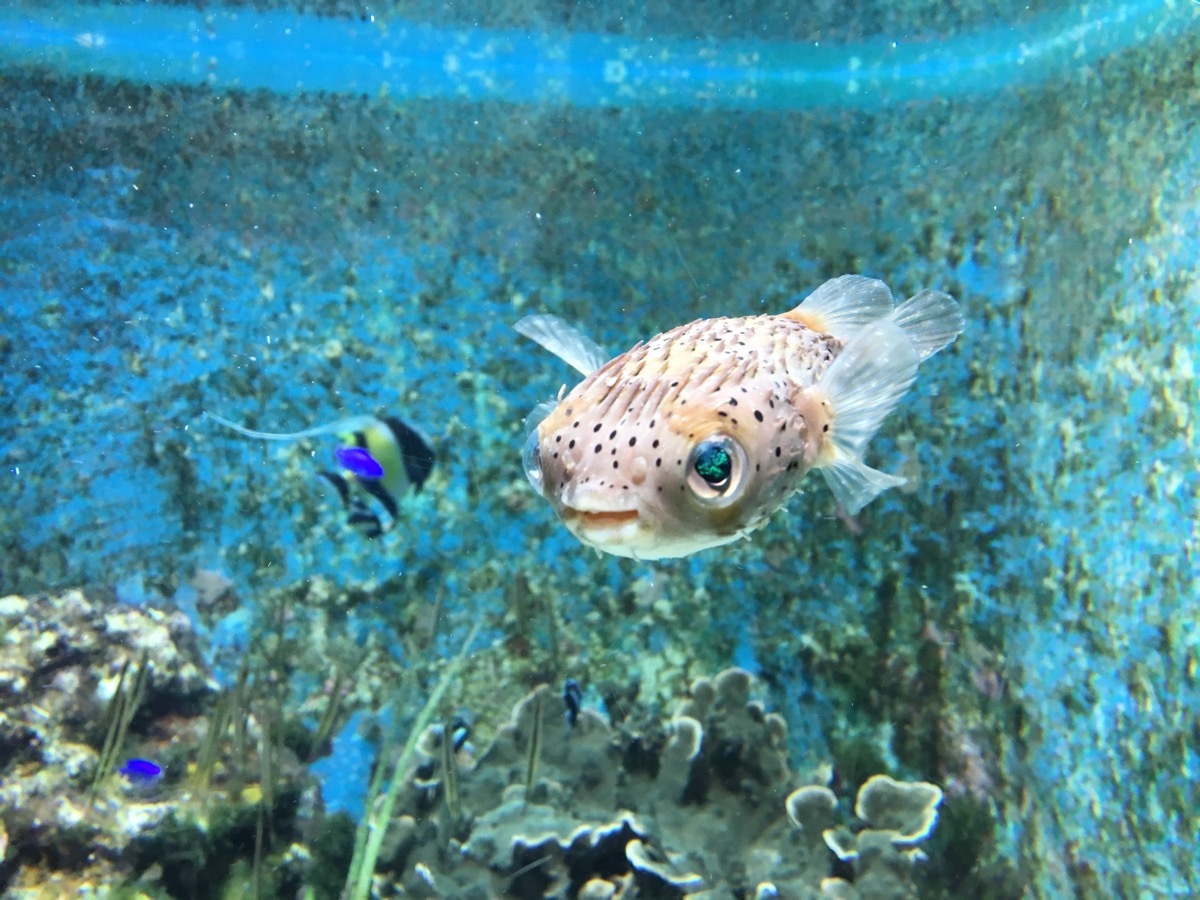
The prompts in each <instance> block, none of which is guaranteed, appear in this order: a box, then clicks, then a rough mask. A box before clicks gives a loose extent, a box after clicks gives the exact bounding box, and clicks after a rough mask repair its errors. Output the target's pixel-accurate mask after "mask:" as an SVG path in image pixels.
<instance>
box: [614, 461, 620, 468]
mask: <svg viewBox="0 0 1200 900" xmlns="http://www.w3.org/2000/svg"><path fill="white" fill-rule="evenodd" d="M619 465H620V463H618V462H617V461H616V460H615V459H614V460H613V468H614V469H615V468H617V466H619Z"/></svg>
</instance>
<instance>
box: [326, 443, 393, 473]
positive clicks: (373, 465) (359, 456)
mask: <svg viewBox="0 0 1200 900" xmlns="http://www.w3.org/2000/svg"><path fill="white" fill-rule="evenodd" d="M335 453H336V454H337V458H338V462H339V463H341V464H342V468H343V469H345V470H346V471H347V472H350V473H351V474H352V475H355V476H357V477H358V478H366V479H368V480H372V481H377V480H379V479H380V478H382V477H383V466H381V465H380V464H379V463H378V462H377V461H376V460H375V457H373V456H372V455H371V453H370V451H369V450H367V449H366V448H365V447H338V448H337V450H336V451H335Z"/></svg>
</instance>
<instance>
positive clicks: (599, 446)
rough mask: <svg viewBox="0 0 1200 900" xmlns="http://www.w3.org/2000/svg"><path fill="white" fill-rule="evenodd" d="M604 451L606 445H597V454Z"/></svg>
mask: <svg viewBox="0 0 1200 900" xmlns="http://www.w3.org/2000/svg"><path fill="white" fill-rule="evenodd" d="M603 449H604V445H603V444H597V445H596V452H597V453H599V452H600V451H601V450H603Z"/></svg>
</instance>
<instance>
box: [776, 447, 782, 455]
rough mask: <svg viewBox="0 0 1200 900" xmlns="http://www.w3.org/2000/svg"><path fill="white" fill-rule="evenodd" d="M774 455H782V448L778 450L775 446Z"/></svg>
mask: <svg viewBox="0 0 1200 900" xmlns="http://www.w3.org/2000/svg"><path fill="white" fill-rule="evenodd" d="M775 455H776V456H777V457H779V456H782V455H783V451H782V450H780V449H779V448H778V447H776V448H775Z"/></svg>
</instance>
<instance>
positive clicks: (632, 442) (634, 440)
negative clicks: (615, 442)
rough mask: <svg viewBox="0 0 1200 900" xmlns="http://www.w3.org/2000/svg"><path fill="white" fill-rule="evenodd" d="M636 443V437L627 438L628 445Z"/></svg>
mask: <svg viewBox="0 0 1200 900" xmlns="http://www.w3.org/2000/svg"><path fill="white" fill-rule="evenodd" d="M636 443H637V438H635V437H631V438H630V439H629V446H630V447H632V446H633V445H634V444H636Z"/></svg>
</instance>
